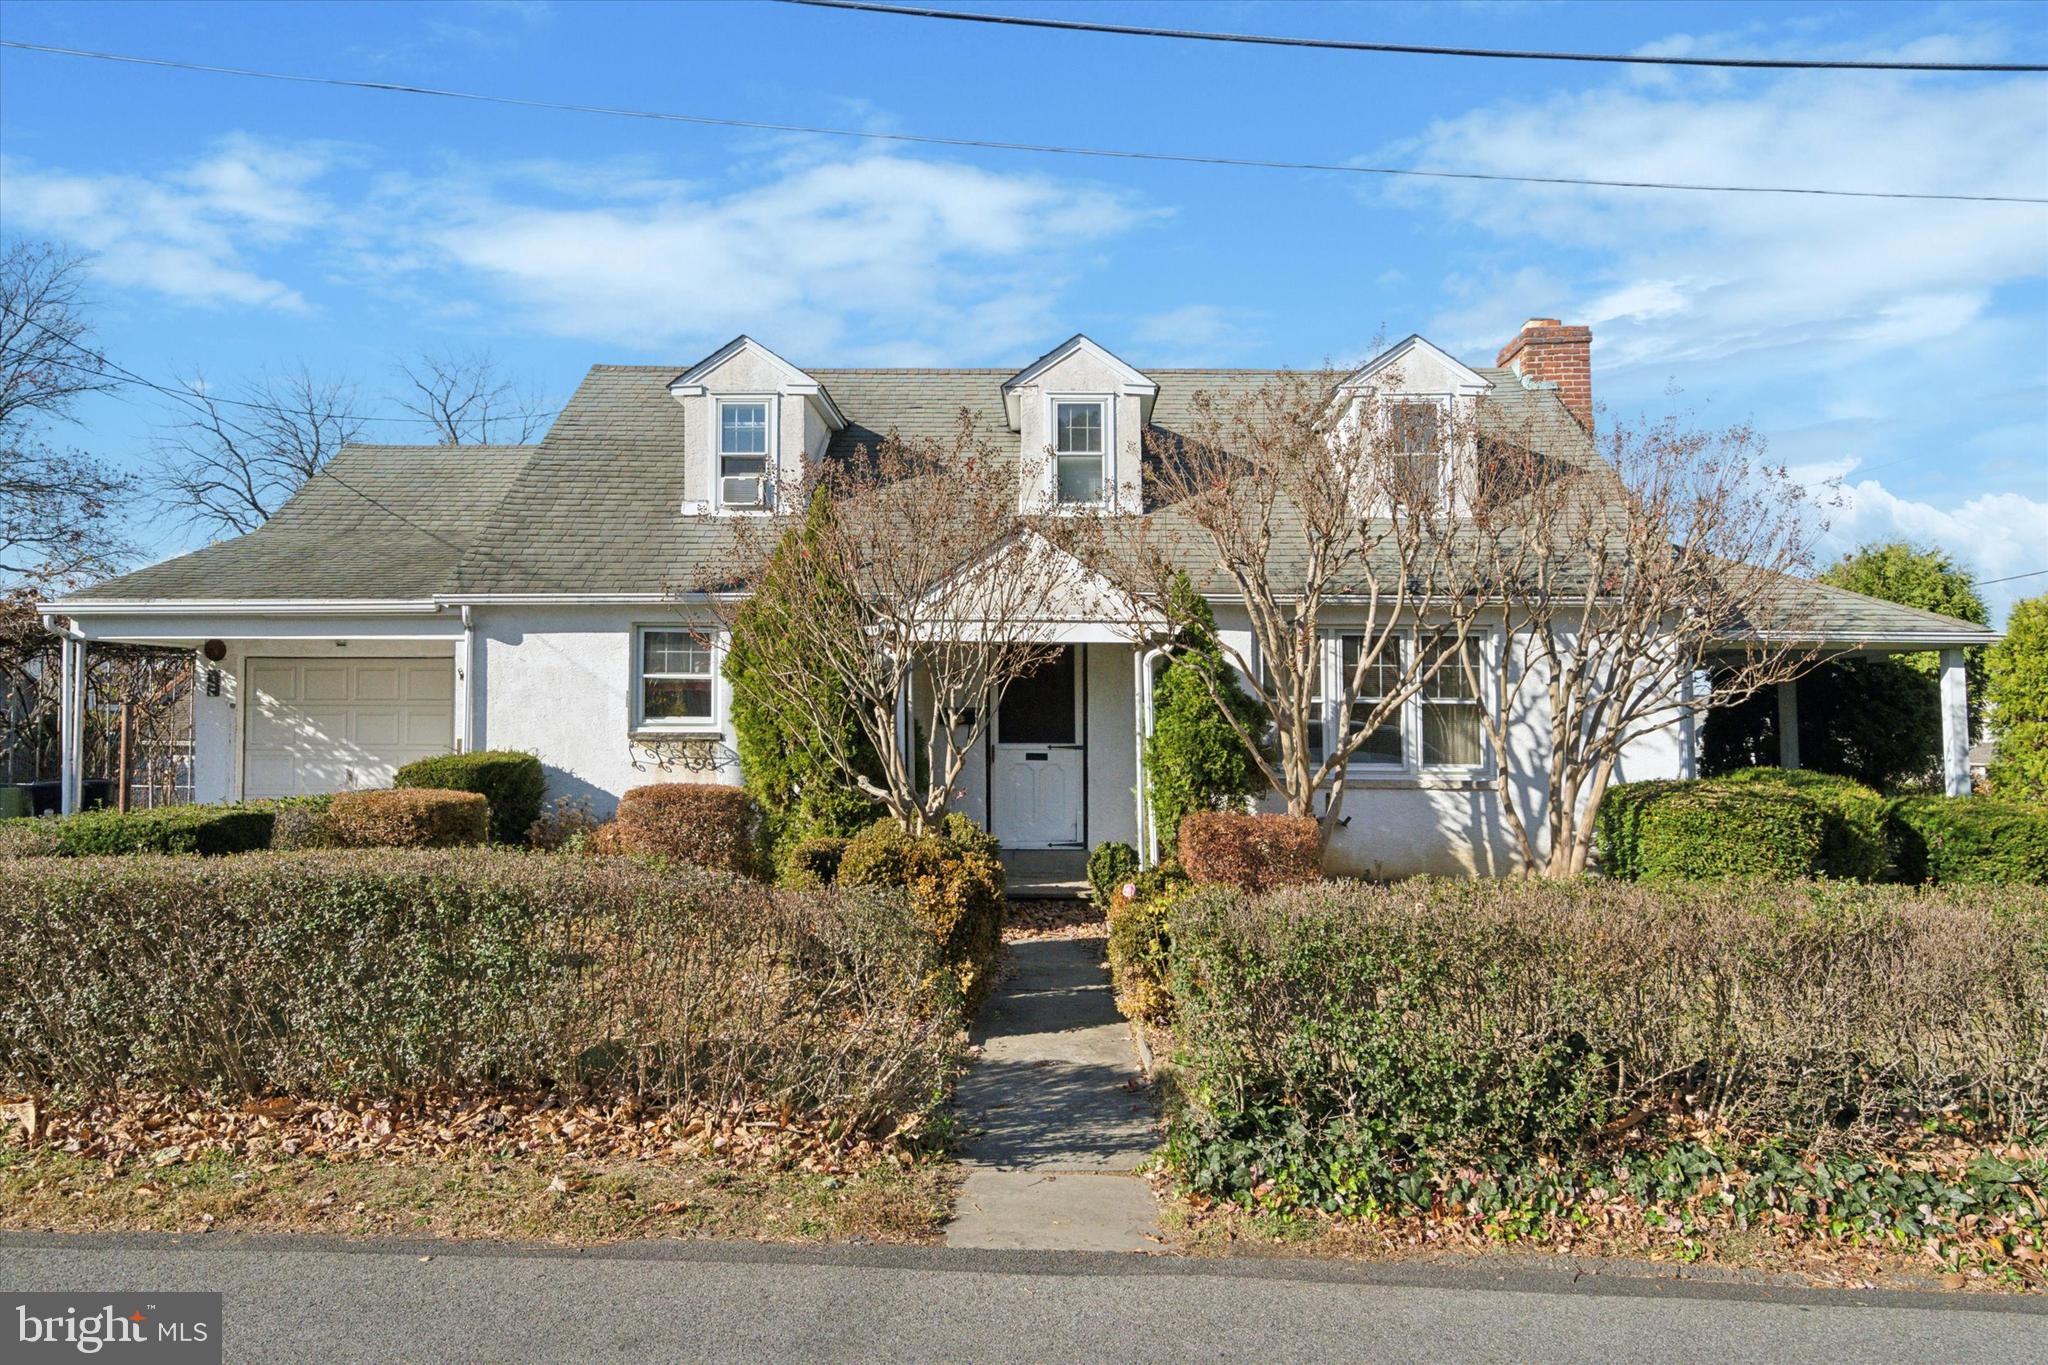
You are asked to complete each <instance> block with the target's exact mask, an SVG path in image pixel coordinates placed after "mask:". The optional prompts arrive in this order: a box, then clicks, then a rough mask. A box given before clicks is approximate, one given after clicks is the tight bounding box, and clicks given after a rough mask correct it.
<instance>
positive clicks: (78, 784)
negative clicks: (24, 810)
mask: <svg viewBox="0 0 2048 1365" xmlns="http://www.w3.org/2000/svg"><path fill="white" fill-rule="evenodd" d="M57 696H58V701H57V708H58V712H57V753H58V758H57V777H58V782H57V793H58V795H57V809H58V811H59V812H60V813H61V814H64V815H74V814H76V813H77V811H78V808H79V806H80V804H82V801H83V797H84V791H85V787H84V780H83V779H84V771H83V770H84V768H85V641H84V640H81V639H78V638H77V637H75V636H74V635H72V634H71V632H70V631H68V630H67V631H65V633H64V637H63V641H62V644H61V645H60V647H59V651H58V683H57Z"/></svg>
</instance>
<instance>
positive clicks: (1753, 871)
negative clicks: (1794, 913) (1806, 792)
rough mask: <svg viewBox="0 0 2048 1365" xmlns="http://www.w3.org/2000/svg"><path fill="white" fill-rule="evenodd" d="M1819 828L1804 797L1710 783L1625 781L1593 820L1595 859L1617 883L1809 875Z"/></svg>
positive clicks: (1821, 819) (1823, 824) (1822, 822)
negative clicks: (1597, 853) (1597, 850)
mask: <svg viewBox="0 0 2048 1365" xmlns="http://www.w3.org/2000/svg"><path fill="white" fill-rule="evenodd" d="M1826 832H1827V819H1826V817H1825V816H1824V815H1823V814H1822V813H1821V808H1820V807H1819V805H1817V804H1816V803H1815V802H1813V801H1811V800H1808V799H1807V798H1806V797H1804V796H1801V795H1797V794H1795V793H1792V792H1789V791H1782V790H1780V791H1772V790H1770V789H1768V788H1764V787H1758V786H1744V785H1733V786H1723V785H1720V784H1718V783H1714V782H1626V783H1623V784H1622V785H1620V786H1618V787H1611V788H1609V789H1608V792H1607V797H1606V799H1605V800H1603V801H1602V802H1601V803H1600V813H1599V816H1598V817H1597V821H1596V833H1597V837H1598V841H1599V849H1600V859H1601V865H1602V866H1603V867H1604V868H1605V869H1606V871H1607V874H1608V875H1609V876H1611V877H1616V878H1619V879H1621V880H1624V881H1713V880H1716V879H1719V878H1722V877H1769V878H1774V879H1777V880H1784V881H1790V880H1793V879H1796V878H1799V877H1810V876H1812V875H1813V873H1814V870H1815V869H1816V868H1817V867H1818V866H1819V863H1820V854H1821V845H1822V842H1823V840H1824V839H1825V836H1826Z"/></svg>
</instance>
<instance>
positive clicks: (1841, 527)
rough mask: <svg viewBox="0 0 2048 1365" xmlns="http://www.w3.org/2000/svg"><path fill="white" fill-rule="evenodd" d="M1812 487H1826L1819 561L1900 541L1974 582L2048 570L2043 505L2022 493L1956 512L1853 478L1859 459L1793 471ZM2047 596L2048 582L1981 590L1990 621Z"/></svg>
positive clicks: (1983, 498) (1968, 504)
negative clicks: (1946, 556) (1941, 554)
mask: <svg viewBox="0 0 2048 1365" xmlns="http://www.w3.org/2000/svg"><path fill="white" fill-rule="evenodd" d="M1792 474H1793V477H1794V478H1796V479H1798V480H1799V481H1800V482H1801V483H1803V484H1805V485H1806V486H1807V487H1809V488H1816V489H1817V488H1820V487H1822V486H1824V485H1832V486H1831V487H1829V489H1828V492H1829V494H1830V497H1829V501H1830V502H1831V503H1832V504H1833V505H1832V506H1830V507H1829V508H1828V509H1827V511H1826V514H1825V515H1826V520H1827V523H1828V532H1827V535H1826V537H1825V538H1824V540H1823V543H1822V544H1823V549H1824V550H1825V551H1826V552H1827V553H1826V554H1825V555H1824V556H1823V557H1824V558H1832V557H1834V556H1837V555H1842V554H1847V553H1849V552H1850V551H1852V550H1854V549H1855V548H1857V547H1858V546H1862V545H1869V544H1872V543H1874V542H1882V541H1894V540H1903V541H1905V542H1907V543H1908V544H1912V545H1938V546H1941V547H1942V548H1944V549H1946V550H1947V551H1949V553H1950V554H1951V555H1953V556H1954V557H1955V559H1956V560H1957V562H1959V563H1960V564H1962V565H1963V567H1965V568H1967V569H1970V570H1971V571H1972V572H1974V573H1975V574H1976V575H1977V577H1978V578H1979V579H1994V578H2008V577H2010V576H2011V575H2014V574H2029V573H2033V572H2034V571H2035V570H2038V569H2048V501H2041V500H2038V499H2035V498H2031V497H2028V496H2027V495H2026V494H2024V493H1986V494H1982V495H1979V496H1977V497H1973V498H1969V499H1967V500H1965V501H1964V502H1962V503H1961V504H1960V505H1958V506H1956V507H1954V508H1942V507H1937V506H1935V505H1934V504H1933V503H1929V502H1920V501H1915V500H1913V499H1910V498H1902V497H1900V496H1899V495H1898V494H1896V493H1894V492H1892V491H1891V490H1890V489H1888V488H1886V487H1885V486H1884V484H1883V483H1881V482H1879V481H1878V480H1877V479H1874V478H1869V477H1865V478H1861V479H1858V478H1857V477H1856V476H1855V474H1856V461H1854V460H1844V461H1838V462H1833V463H1822V464H1814V465H1806V466H1801V467H1797V468H1794V469H1793V470H1792ZM2040 592H2048V579H2043V578H2032V579H2024V580H2020V581H2017V582H2007V583H1994V584H1992V585H1991V586H1989V587H1987V588H1985V589H1984V590H1983V594H1984V602H1985V605H1986V606H1988V607H1989V608H1990V609H1991V619H1992V620H1993V621H1994V622H1999V621H2003V620H2004V619H2005V613H2006V611H2007V610H2008V609H2009V608H2010V607H2011V606H2012V604H2013V603H2014V602H2016V601H2018V600H2019V599H2020V598H2022V597H2030V596H2033V595H2034V594H2036V593H2040Z"/></svg>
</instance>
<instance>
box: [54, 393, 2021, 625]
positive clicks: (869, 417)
mask: <svg viewBox="0 0 2048 1365" xmlns="http://www.w3.org/2000/svg"><path fill="white" fill-rule="evenodd" d="M686 370H687V367H680V366H674V365H595V366H592V367H591V369H590V372H589V373H588V374H587V375H585V376H584V379H583V382H582V384H581V385H580V386H579V387H578V388H577V390H576V393H575V394H574V396H572V397H571V398H570V400H569V402H568V403H567V404H566V405H564V407H563V409H562V411H561V413H560V414H559V415H558V416H557V417H556V419H555V422H554V425H553V426H552V427H551V428H550V429H549V431H548V433H547V435H546V437H545V438H544V439H543V440H542V441H541V442H540V443H539V444H538V445H533V446H454V447H450V446H349V447H346V448H345V449H344V450H343V451H342V452H341V454H339V455H338V456H336V457H335V459H334V461H333V463H332V464H330V465H329V466H328V468H327V470H326V471H325V472H324V473H323V474H322V475H320V476H316V477H315V478H313V479H312V480H310V481H309V482H308V483H307V485H306V486H305V488H303V489H302V490H301V491H300V492H299V494H298V495H297V496H296V497H294V498H293V499H292V500H291V501H290V502H288V503H287V504H286V505H285V506H284V507H283V508H281V509H280V510H279V511H278V513H277V514H276V515H275V516H273V517H272V518H271V519H270V520H269V521H268V522H267V523H265V524H264V525H263V526H262V527H261V528H259V529H258V530H256V531H254V532H252V533H250V534H249V535H246V536H242V537H239V538H238V539H235V540H229V541H223V542H221V543H220V544H217V545H210V546H208V547H206V548H205V549H203V550H199V551H195V552H194V553H192V554H188V555H183V556H180V557H179V558H176V559H171V560H167V561H165V562H164V563H162V564H157V565H152V566H151V567H149V568H146V569H141V570H138V571H137V572H135V573H131V574H126V575H123V576H122V577H119V578H116V579H112V580H110V581H108V582H106V583H101V584H98V585H96V586H94V587H91V588H88V589H85V590H83V591H81V592H78V593H75V594H72V595H71V596H70V597H67V598H65V599H63V601H65V602H77V603H79V604H80V605H85V604H87V603H109V604H111V603H116V602H138V601H139V602H165V601H180V602H187V601H189V602H193V603H206V602H216V601H251V600H262V601H307V600H318V601H349V600H361V601H392V600H399V599H404V600H413V601H424V600H427V599H431V598H434V597H492V596H509V595H545V596H557V595H562V596H570V595H574V596H592V597H606V596H634V595H649V594H658V593H661V592H664V591H666V590H670V589H674V588H677V587H681V586H686V585H688V584H691V583H693V582H695V581H696V580H697V579H698V578H699V577H700V576H701V574H702V571H703V570H704V569H706V568H707V567H712V566H715V565H716V564H717V563H718V561H719V559H720V558H721V556H723V555H724V554H725V553H727V552H728V551H729V550H730V548H731V546H732V541H733V535H732V531H733V523H732V522H731V521H730V520H729V519H727V518H723V517H718V516H714V515H695V516H686V515H683V514H682V513H681V510H680V509H681V507H682V504H683V500H684V499H683V493H684V489H683V468H684V441H685V427H684V409H683V406H682V405H681V404H680V403H678V402H677V401H676V399H675V397H674V395H673V394H671V393H670V391H669V387H670V385H671V384H672V383H674V382H675V381H676V379H677V377H678V376H679V375H682V374H684V373H686ZM804 373H805V374H807V375H808V376H810V377H811V378H812V379H814V380H816V381H817V382H818V384H819V385H820V386H821V387H822V388H823V390H824V391H825V393H826V394H828V395H829V396H830V401H831V402H832V403H833V404H834V405H835V406H836V410H837V411H838V412H839V413H841V414H843V415H844V417H845V419H846V425H845V426H844V427H842V428H840V429H838V430H836V431H834V432H833V433H832V436H831V441H830V444H829V445H828V447H827V450H826V458H827V459H828V460H834V459H847V458H850V457H852V456H853V455H854V454H855V452H856V451H858V450H859V449H860V448H861V447H863V446H866V447H869V448H872V447H874V446H876V445H878V444H879V443H880V442H881V441H882V440H883V439H885V438H886V437H887V436H888V434H889V433H890V432H891V431H895V432H896V433H898V434H899V435H901V436H903V437H905V438H910V439H919V438H930V439H934V440H938V441H945V440H948V439H950V437H951V436H952V435H953V433H954V431H955V429H956V427H957V424H958V421H959V414H960V412H961V410H962V409H966V410H968V411H970V412H976V413H979V414H980V416H981V418H982V423H981V428H982V433H983V435H984V437H985V438H986V439H987V440H988V441H989V442H990V443H991V444H992V445H993V446H995V448H996V449H998V450H1000V451H1004V452H1008V453H1013V454H1014V453H1018V452H1019V445H1020V441H1021V438H1020V436H1019V435H1018V433H1017V432H1015V431H1013V430H1011V429H1010V425H1009V423H1008V422H1007V421H1006V420H1005V417H1004V406H1003V399H1004V394H1003V385H1004V383H1005V381H1007V380H1009V379H1011V378H1012V377H1013V376H1014V375H1015V374H1016V371H1015V370H1012V369H1008V368H979V369H810V370H805V371H804ZM1276 373H1278V372H1277V371H1273V370H1246V369H1159V370H1147V371H1144V374H1145V376H1146V378H1148V379H1150V380H1151V381H1153V382H1154V383H1156V384H1157V385H1158V395H1157V398H1156V399H1155V400H1154V402H1153V406H1152V414H1151V426H1152V427H1153V428H1154V429H1159V430H1164V431H1166V432H1174V431H1182V430H1185V429H1186V426H1187V424H1188V423H1189V422H1190V421H1191V419H1192V416H1193V406H1192V400H1193V399H1194V397H1195V395H1196V394H1198V393H1202V392H1205V391H1206V392H1208V393H1210V394H1213V395H1226V396H1227V395H1229V394H1232V393H1243V392H1248V391H1250V390H1252V389H1254V388H1256V387H1257V386H1259V385H1261V384H1263V383H1265V382H1267V381H1268V380H1270V379H1271V378H1272V377H1273V376H1274V375H1275V374H1276ZM1472 373H1474V374H1475V375H1477V376H1478V377H1479V378H1481V379H1483V380H1485V381H1486V382H1488V383H1489V384H1491V386H1492V388H1491V390H1490V392H1489V394H1488V404H1487V407H1486V411H1487V413H1488V414H1489V419H1490V420H1493V421H1497V422H1499V423H1500V424H1501V429H1502V430H1504V431H1509V432H1512V433H1514V434H1516V435H1517V436H1518V437H1521V436H1526V434H1527V433H1529V432H1536V433H1539V436H1538V439H1540V440H1541V441H1542V443H1543V453H1544V454H1545V455H1546V456H1549V457H1551V458H1556V459H1559V460H1561V461H1564V462H1567V463H1570V464H1572V465H1575V466H1577V467H1578V468H1580V469H1584V470H1592V471H1595V472H1600V471H1605V470H1606V469H1607V466H1606V464H1605V463H1604V462H1603V461H1602V460H1601V458H1600V457H1599V455H1598V453H1597V452H1596V451H1595V449H1594V446H1593V442H1592V440H1591V438H1590V437H1589V436H1588V435H1587V433H1586V431H1585V429H1584V428H1582V427H1581V426H1579V424H1578V423H1577V421H1576V420H1575V419H1573V418H1572V417H1571V415H1570V414H1569V413H1568V412H1567V411H1566V410H1565V408H1564V406H1563V404H1562V403H1561V402H1560V400H1559V398H1558V395H1557V393H1556V391H1555V389H1554V387H1552V386H1543V385H1534V386H1531V385H1526V384H1524V383H1523V382H1522V379H1521V376H1520V375H1518V374H1517V373H1516V372H1515V371H1513V370H1508V369H1501V368H1497V367H1487V366H1479V367H1474V368H1473V370H1472ZM1592 486H1593V485H1590V484H1589V487H1592ZM1167 520H1171V513H1168V515H1167ZM1167 529H1168V528H1165V527H1162V530H1167ZM1205 586H1206V587H1207V588H1208V589H1209V590H1211V591H1221V590H1223V589H1224V588H1225V587H1227V585H1226V584H1223V583H1221V582H1214V583H1210V584H1207V585H1205ZM1802 587H1803V588H1804V589H1806V590H1810V591H1811V592H1813V593H1814V594H1815V600H1816V603H1817V605H1818V607H1819V609H1820V618H1821V619H1822V621H1823V622H1824V623H1825V625H1824V630H1825V634H1826V636H1827V638H1828V639H1829V640H1830V641H1831V642H1836V641H1855V642H1859V643H1868V644H1872V645H1879V644H1893V645H1896V644H1899V643H1912V642H1915V641H1918V640H1921V639H1927V640H1928V641H1929V647H1932V646H1933V645H1934V644H1936V643H1941V644H1954V643H1978V642H1980V641H1981V642H1989V641H1991V640H1995V639H1996V638H1998V637H1997V635H1996V633H1995V632H1993V631H1989V630H1986V629H1984V628H1983V627H1980V626H1974V625H1971V624H1970V623H1968V622H1963V621H1955V620H1951V619H1950V618H1947V617H1943V616H1937V615H1935V614H1934V613H1931V612H1922V611H1916V610H1914V609H1913V608H1910V607H1900V606H1896V605H1894V604H1892V603H1889V602H1881V601H1877V600H1875V599H1873V598H1867V597H1862V596H1860V595H1858V594H1856V593H1851V592H1845V591H1843V590H1841V589H1838V588H1828V587H1825V586H1823V585H1820V584H1805V585H1802ZM56 605H57V607H58V608H59V609H61V607H62V605H63V603H62V602H60V603H58V604H56Z"/></svg>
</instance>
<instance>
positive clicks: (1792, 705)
mask: <svg viewBox="0 0 2048 1365" xmlns="http://www.w3.org/2000/svg"><path fill="white" fill-rule="evenodd" d="M1778 766H1779V767H1781V768H1796V767H1798V766H1799V683H1798V681H1797V680H1796V679H1795V680H1793V681H1791V682H1781V683H1779V684H1778Z"/></svg>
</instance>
